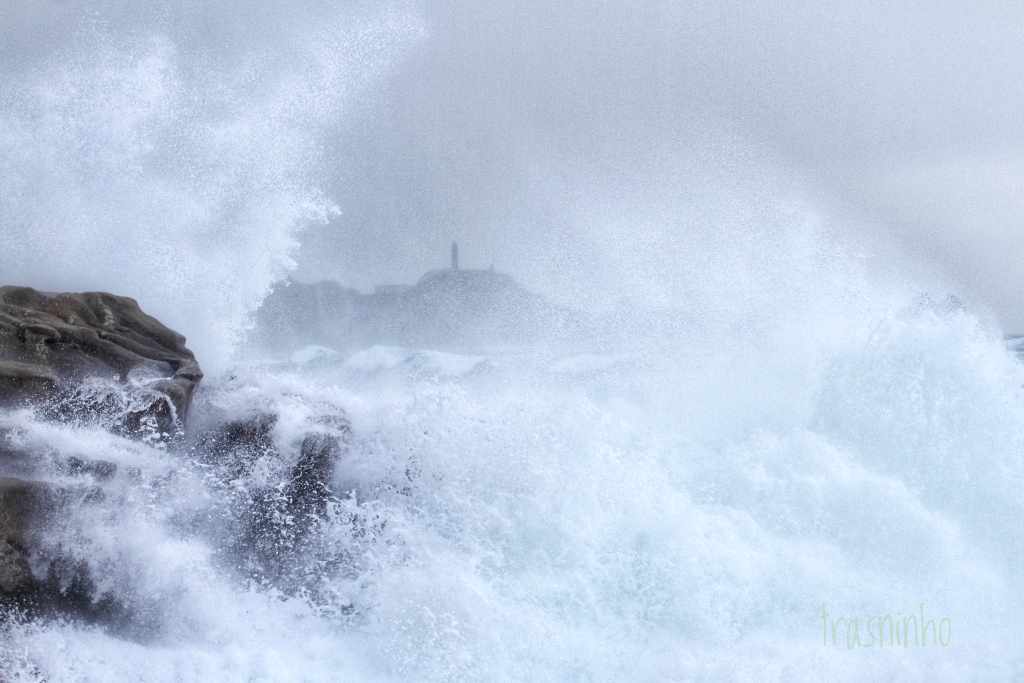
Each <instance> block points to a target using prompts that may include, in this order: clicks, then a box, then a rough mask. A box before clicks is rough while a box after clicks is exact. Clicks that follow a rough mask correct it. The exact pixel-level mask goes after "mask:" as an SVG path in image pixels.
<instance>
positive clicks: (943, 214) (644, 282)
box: [0, 0, 1024, 332]
mask: <svg viewBox="0 0 1024 683" xmlns="http://www.w3.org/2000/svg"><path fill="white" fill-rule="evenodd" d="M394 7H395V9H396V11H399V12H404V13H407V14H409V15H411V16H414V17H415V18H416V21H417V22H419V23H420V24H422V26H423V27H424V28H425V31H424V33H423V35H421V36H419V38H418V39H417V40H416V41H414V43H413V44H412V46H411V47H410V48H409V49H408V50H406V51H405V52H404V53H403V54H402V56H401V58H400V59H397V60H396V66H395V67H394V68H393V69H392V70H391V71H389V72H388V73H387V74H386V76H385V77H383V78H381V79H380V80H379V82H375V83H374V84H373V85H372V86H371V87H368V88H365V89H363V90H361V91H359V92H358V93H356V94H355V95H350V100H351V101H350V102H349V103H348V104H347V105H346V108H345V110H344V114H343V115H342V116H341V117H340V118H339V119H338V120H337V121H336V123H335V125H333V126H332V127H330V129H329V130H327V131H325V132H324V141H323V143H324V153H325V156H324V168H325V169H327V171H326V173H325V174H324V176H323V177H324V183H325V187H324V190H325V191H326V193H327V194H328V195H329V196H330V197H331V198H332V199H333V200H334V201H335V202H336V203H337V205H338V206H339V208H340V209H341V211H342V213H341V215H340V216H338V217H336V218H334V219H333V220H332V221H331V223H329V224H328V225H326V226H322V227H315V228H312V229H310V230H309V231H307V232H306V233H305V235H304V236H303V238H302V243H303V246H302V248H301V249H300V251H299V252H298V254H297V256H296V260H297V261H298V264H299V265H298V270H297V271H296V275H297V276H298V277H299V278H300V279H304V280H314V279H320V278H332V279H337V280H339V281H341V282H342V283H344V284H346V285H350V286H357V287H361V288H364V289H366V288H369V287H371V286H372V285H373V284H375V283H378V282H409V281H412V280H414V279H415V278H416V277H418V275H419V274H421V273H422V272H423V271H425V270H426V269H428V268H431V267H436V266H439V265H442V264H444V262H445V259H446V258H447V256H446V255H447V249H448V244H449V243H450V241H451V240H452V239H457V240H459V243H460V248H461V252H462V255H463V262H464V264H465V265H467V266H473V265H479V266H481V267H485V266H487V265H490V264H492V263H493V264H495V265H496V266H497V267H498V268H499V269H501V270H506V271H508V272H511V273H513V274H514V275H516V276H517V277H519V278H521V279H522V280H523V281H524V282H526V283H527V284H528V285H530V286H532V287H534V288H536V289H540V290H542V291H547V292H548V293H559V292H561V293H563V294H564V293H566V292H568V294H567V296H568V298H569V299H570V300H578V301H581V302H583V303H586V302H587V301H588V300H590V301H591V302H595V303H596V302H598V301H599V300H605V299H612V298H615V297H617V296H621V297H626V298H629V297H634V296H637V295H639V294H641V293H644V294H650V291H647V290H651V289H652V286H651V284H650V283H651V282H655V285H654V286H653V289H654V290H656V291H655V292H654V294H655V296H654V297H653V300H654V302H655V303H664V301H665V300H671V297H672V296H675V295H677V294H678V292H679V291H681V290H680V288H679V287H682V289H684V290H685V289H686V283H685V282H683V281H680V282H682V284H680V285H679V287H676V285H675V284H673V282H674V281H673V277H675V276H674V275H673V273H675V272H676V271H677V270H679V269H684V270H685V269H687V268H689V267H691V266H694V263H695V260H696V259H703V260H704V261H709V260H710V261H715V259H718V261H715V262H719V263H728V262H729V259H728V258H727V257H723V256H721V255H720V254H717V255H716V254H715V252H716V251H723V250H725V251H728V250H729V249H730V248H731V246H730V245H733V244H734V243H735V242H736V241H737V239H739V238H740V236H741V235H743V234H744V233H745V232H757V231H762V230H767V231H768V232H771V230H773V229H775V228H778V229H784V226H783V225H782V224H784V223H785V222H786V221H787V220H790V218H787V213H786V212H787V208H786V207H787V206H788V205H787V203H786V202H787V201H788V200H789V198H796V199H797V200H799V202H800V203H801V205H802V206H804V207H805V208H807V209H809V210H811V211H812V212H814V213H815V214H816V215H818V216H820V217H822V220H824V221H825V222H826V223H828V224H829V225H830V226H833V228H834V227H835V226H839V227H838V229H839V230H840V231H843V232H846V233H848V234H851V235H868V236H869V237H870V238H871V240H872V244H874V245H876V246H875V248H876V249H877V250H879V251H881V252H885V251H892V252H893V253H894V254H899V256H898V258H899V259H903V260H907V259H909V260H911V261H915V262H916V265H913V266H912V265H909V264H908V266H907V267H908V268H923V269H925V270H927V269H928V268H931V269H934V270H935V271H936V272H937V273H938V278H939V279H940V280H944V281H945V282H946V283H948V286H949V287H950V288H951V289H955V290H957V291H958V292H960V293H961V294H964V295H966V296H967V297H968V298H969V299H970V300H971V301H973V302H975V303H976V304H978V305H980V306H990V307H992V308H994V309H995V310H996V311H997V312H998V314H999V316H1000V318H1001V319H1002V321H1003V324H1004V326H1005V327H1006V328H1007V330H1008V331H1020V332H1024V288H1022V287H1021V286H1020V282H1021V279H1022V277H1024V240H1022V239H1021V236H1022V232H1024V231H1022V226H1024V223H1022V220H1024V203H1022V200H1024V197H1022V192H1024V165H1022V155H1021V152H1022V147H1024V142H1022V139H1021V135H1020V132H1019V130H1020V125H1021V124H1020V122H1021V121H1024V68H1022V67H1024V9H1022V8H1021V6H1020V5H1019V4H1018V3H1013V2H978V1H974V2H969V3H968V2H963V3H941V2H902V3H893V2H886V3H881V2H877V3H867V2H831V3H825V2H782V3H763V2H752V1H746V0H732V1H729V0H726V1H721V0H718V1H715V2H667V1H648V2H628V3H627V2H621V1H616V2H610V1H600V0H599V1H596V2H595V1H592V2H582V1H580V0H566V1H562V2H552V1H551V0H546V1H540V0H526V1H525V2H515V3H499V2H480V1H479V0H426V1H424V2H408V3H400V4H395V5H394ZM359 12H360V9H359V6H358V5H355V4H353V5H352V6H350V7H341V6H339V4H338V3H330V2H242V1H241V0H234V1H232V2H219V3H202V2H198V1H191V2H188V1H186V2H175V3H166V4H162V5H160V6H153V5H152V4H146V5H140V3H135V2H127V1H124V2H113V1H109V0H108V1H106V2H81V1H79V0H65V1H62V2H53V1H50V0H18V1H15V0H0V65H2V67H3V69H4V70H5V71H7V72H9V73H17V72H21V71H25V70H27V69H31V68H33V67H35V66H38V65H39V64H43V63H45V62H46V60H53V59H60V58H61V56H60V55H61V54H63V53H62V50H66V49H67V47H68V45H69V44H71V43H73V42H74V41H75V40H81V39H82V38H81V37H80V36H81V35H82V34H83V33H84V34H86V35H93V36H94V35H95V34H97V33H99V34H102V35H104V36H107V37H108V38H109V39H110V40H112V41H113V42H115V43H116V41H117V40H118V36H121V35H124V34H130V33H146V32H150V33H161V34H166V35H169V36H170V39H171V40H172V41H173V42H174V43H175V45H176V46H177V48H178V49H179V50H181V51H183V52H185V53H188V54H190V55H198V56H199V57H197V58H196V59H193V60H190V61H189V62H188V65H190V68H197V69H198V68H212V69H216V68H217V64H223V63H230V62H233V61H236V62H237V61H239V60H244V59H247V58H253V56H254V55H255V57H256V58H257V59H259V60H263V61H268V62H270V63H273V61H274V60H280V61H281V62H282V63H286V62H288V61H289V60H290V59H298V58H299V57H294V55H301V53H302V51H301V50H296V45H297V43H298V42H301V41H303V40H304V39H305V36H307V35H310V32H311V31H313V30H314V28H316V30H322V27H323V26H325V25H327V26H330V25H331V22H342V21H345V20H346V19H345V17H346V16H347V15H357V14H359ZM69 36H70V37H69ZM76 36H78V37H76ZM291 66H292V67H294V65H291ZM765 225H769V226H774V227H768V228H765V227H764V226H765ZM780 226H782V227H780ZM754 244H755V245H756V241H755V242H754ZM765 258H771V256H770V255H767V254H766V256H765ZM574 274H575V275H574ZM580 274H583V275H585V277H584V276H581V275H580ZM595 283H598V285H595ZM676 284H679V283H676ZM659 288H660V289H659ZM640 290H645V291H644V292H641V291H640ZM659 297H660V298H659Z"/></svg>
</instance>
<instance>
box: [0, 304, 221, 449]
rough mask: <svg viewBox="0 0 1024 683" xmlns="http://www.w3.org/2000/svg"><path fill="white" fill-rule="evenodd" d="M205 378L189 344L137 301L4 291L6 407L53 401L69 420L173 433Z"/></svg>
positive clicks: (0, 324) (0, 352) (2, 389)
mask: <svg viewBox="0 0 1024 683" xmlns="http://www.w3.org/2000/svg"><path fill="white" fill-rule="evenodd" d="M202 376H203V373H202V371H200V369H199V364H198V363H196V360H195V357H194V356H193V355H192V352H191V351H189V350H188V349H187V348H185V338H184V337H183V336H181V335H180V334H178V333H177V332H174V331H173V330H171V329H168V328H167V327H165V326H164V325H162V324H161V323H160V322H159V321H157V320H156V319H155V318H153V317H151V316H149V315H146V314H145V313H143V312H142V310H141V309H140V308H139V305H138V303H136V302H135V300H134V299H129V298H127V297H121V296H114V295H112V294H105V293H102V292H86V293H84V294H51V293H46V292H38V291H36V290H34V289H31V288H29V287H0V406H16V405H19V404H26V403H30V402H35V403H38V402H40V401H48V402H49V404H50V405H52V406H54V412H55V413H57V414H59V416H62V417H67V416H69V415H70V414H74V415H76V416H89V415H93V416H101V417H104V418H105V419H107V420H108V421H109V422H110V423H111V426H114V427H117V428H119V429H122V430H123V431H125V432H129V433H139V432H145V431H149V432H151V433H156V434H162V433H171V432H173V431H174V430H175V428H176V427H180V425H181V424H182V423H183V422H184V420H185V417H186V415H187V413H188V408H189V404H190V402H191V400H192V392H193V390H194V389H195V387H196V384H197V383H198V382H199V380H200V379H201V378H202ZM90 382H91V384H90Z"/></svg>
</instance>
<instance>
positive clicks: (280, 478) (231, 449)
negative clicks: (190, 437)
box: [193, 413, 350, 593]
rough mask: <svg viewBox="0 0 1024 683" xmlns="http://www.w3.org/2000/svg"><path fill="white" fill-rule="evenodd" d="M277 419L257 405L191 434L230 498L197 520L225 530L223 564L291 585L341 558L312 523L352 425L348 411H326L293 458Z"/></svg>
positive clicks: (198, 456) (324, 504)
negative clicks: (248, 413) (278, 434)
mask: <svg viewBox="0 0 1024 683" xmlns="http://www.w3.org/2000/svg"><path fill="white" fill-rule="evenodd" d="M276 423H277V417H276V416H275V415H272V414H267V413H258V414H255V415H253V416H252V417H250V418H248V419H245V420H237V421H232V422H229V423H227V424H224V425H221V426H219V427H217V428H214V429H211V430H209V431H207V432H205V433H202V434H199V435H196V436H195V437H194V438H195V445H194V447H193V454H194V458H195V460H196V461H197V462H198V463H201V465H202V467H203V468H204V469H205V471H206V472H207V473H208V475H209V478H208V481H210V483H211V485H213V486H215V487H219V488H220V489H221V493H222V495H223V496H224V498H223V499H224V500H225V502H226V505H222V506H218V508H217V509H216V510H214V511H212V512H213V514H216V515H219V519H217V520H215V521H214V520H206V521H205V522H203V523H200V524H198V525H197V526H198V527H199V528H203V529H217V530H219V533H221V534H223V536H222V537H220V538H218V539H216V541H215V542H214V545H215V546H218V547H220V548H221V549H222V553H223V555H224V562H225V564H227V565H228V566H231V567H233V568H236V569H237V570H239V571H241V572H242V573H243V575H245V576H246V578H248V579H250V580H254V581H256V582H258V583H260V584H264V583H269V584H272V585H274V586H275V587H276V588H277V589H278V590H281V591H284V592H286V593H294V592H296V591H299V590H301V589H303V587H308V586H310V585H312V584H315V583H316V582H317V581H319V577H321V576H323V570H324V567H325V566H327V564H325V563H330V562H335V561H338V560H337V558H336V557H334V555H333V554H331V553H327V552H321V550H320V549H319V547H318V544H319V543H320V542H321V540H322V539H320V536H319V535H318V534H316V533H315V529H316V528H317V525H318V524H319V523H320V520H321V519H323V518H324V517H325V515H326V514H327V512H328V506H329V505H330V503H331V501H332V500H335V498H334V496H333V493H332V491H331V487H330V485H331V479H332V475H333V472H334V467H335V464H336V463H337V461H338V459H339V458H340V457H341V455H342V453H343V451H344V448H345V441H346V437H347V435H348V434H349V433H350V432H349V425H348V422H347V421H346V420H345V419H344V418H343V417H341V416H333V417H324V418H322V419H320V420H318V421H317V425H316V427H315V428H314V430H311V431H310V432H308V433H307V434H306V435H305V436H304V437H303V439H302V442H301V445H300V446H299V453H298V458H297V459H295V460H292V458H293V457H294V455H292V456H288V455H286V454H283V453H282V452H281V451H280V450H279V448H278V445H277V444H276V443H275V439H274V434H273V431H274V427H275V425H276ZM292 463H294V464H292ZM331 558H334V559H331Z"/></svg>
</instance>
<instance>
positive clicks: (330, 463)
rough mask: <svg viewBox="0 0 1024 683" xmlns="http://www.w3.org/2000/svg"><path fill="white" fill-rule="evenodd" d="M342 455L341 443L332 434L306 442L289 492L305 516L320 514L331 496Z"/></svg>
mask: <svg viewBox="0 0 1024 683" xmlns="http://www.w3.org/2000/svg"><path fill="white" fill-rule="evenodd" d="M340 455H341V443H340V441H339V440H338V438H337V437H335V436H333V435H330V434H322V433H318V434H310V435H309V436H307V437H306V438H305V439H303V440H302V449H301V456H300V457H299V462H298V463H296V465H295V467H294V468H292V472H291V474H292V479H291V482H290V483H289V484H288V487H287V488H286V489H285V492H286V495H287V496H288V500H289V503H290V505H291V507H292V509H293V510H294V511H295V512H297V513H300V514H302V515H304V516H307V517H308V516H309V515H315V514H319V513H321V512H322V511H323V509H324V508H325V506H326V505H327V500H328V498H329V497H330V496H331V475H332V474H333V473H334V463H336V462H337V461H338V457H339V456H340Z"/></svg>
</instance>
